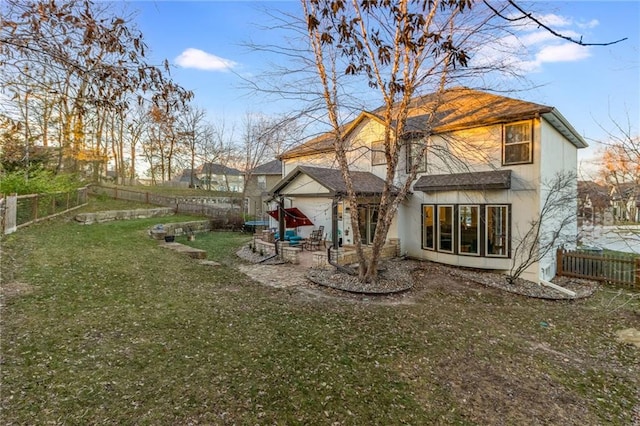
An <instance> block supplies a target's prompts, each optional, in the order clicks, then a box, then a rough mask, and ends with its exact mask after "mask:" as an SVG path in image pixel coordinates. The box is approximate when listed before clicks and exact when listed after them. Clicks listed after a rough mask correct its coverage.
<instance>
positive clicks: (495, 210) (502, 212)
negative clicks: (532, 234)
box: [486, 205, 509, 257]
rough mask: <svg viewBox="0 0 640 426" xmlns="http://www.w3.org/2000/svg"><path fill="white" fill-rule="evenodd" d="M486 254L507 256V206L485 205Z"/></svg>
mask: <svg viewBox="0 0 640 426" xmlns="http://www.w3.org/2000/svg"><path fill="white" fill-rule="evenodd" d="M486 223H487V239H486V241H487V247H486V251H487V256H496V257H507V242H508V241H509V227H508V206H502V205H498V206H495V205H489V206H486Z"/></svg>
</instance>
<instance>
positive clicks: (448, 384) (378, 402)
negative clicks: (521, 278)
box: [0, 201, 640, 425]
mask: <svg viewBox="0 0 640 426" xmlns="http://www.w3.org/2000/svg"><path fill="white" fill-rule="evenodd" d="M98 202H99V201H98ZM111 208H113V207H109V209H111ZM178 220H193V217H177V216H176V217H168V218H163V219H151V220H135V221H122V222H110V223H104V224H95V225H88V226H82V225H78V224H76V223H74V222H73V221H69V220H65V218H59V219H56V220H53V221H47V222H43V223H40V224H36V225H33V226H30V227H28V228H25V229H21V230H19V231H18V232H17V233H15V234H12V235H10V236H4V237H3V240H2V242H1V243H2V276H1V278H2V286H3V297H2V299H1V301H2V303H3V305H4V306H3V308H2V342H1V343H2V346H1V360H0V367H1V374H2V383H1V385H2V386H1V396H0V398H1V399H0V400H1V403H2V420H3V423H5V424H49V423H50V424H83V425H84V424H153V425H160V424H161V425H175V424H238V425H245V424H247V425H254V424H280V425H290V424H304V425H325V424H326V425H334V424H349V425H374V424H379V425H393V424H414V425H425V424H580V425H583V424H621V425H623V424H627V425H628V424H633V422H634V416H635V419H636V421H638V418H639V417H638V416H640V395H639V391H638V389H639V386H640V349H638V348H636V347H634V346H631V345H628V344H622V343H618V342H617V341H616V340H615V332H616V331H617V330H620V329H625V328H630V327H636V328H640V302H639V301H638V298H637V295H635V298H632V297H633V296H634V295H630V294H628V293H620V294H619V293H618V292H616V291H611V290H609V291H607V290H600V291H598V292H597V293H596V295H595V296H594V297H592V298H590V299H588V300H582V301H573V302H548V301H541V300H533V299H527V298H524V297H519V296H513V295H510V294H505V293H500V292H498V291H495V290H491V289H486V288H483V287H481V286H477V285H475V284H471V283H460V282H456V281H453V280H452V279H451V278H448V277H446V276H442V277H440V276H435V277H434V276H429V275H424V276H420V282H419V283H418V284H417V285H416V289H415V290H412V293H411V294H410V295H409V297H406V298H404V299H397V298H396V299H394V298H383V299H375V298H371V297H369V298H354V297H341V296H340V295H339V294H337V293H335V292H329V291H323V290H317V289H314V288H312V287H311V286H310V287H309V288H306V289H302V288H300V289H296V288H294V289H287V290H277V289H273V288H270V287H265V286H262V285H259V284H257V283H255V282H252V281H251V280H250V279H249V278H248V277H247V276H245V275H244V274H242V273H240V272H239V271H237V270H236V269H235V268H234V267H233V264H234V263H235V262H240V261H239V260H237V259H235V258H234V254H233V253H234V251H235V249H236V247H238V246H239V245H241V244H242V243H244V242H246V241H247V239H248V238H247V236H246V235H243V234H239V233H212V234H210V235H208V236H207V237H205V236H201V235H199V236H198V237H197V239H196V241H195V242H194V243H197V244H200V245H201V246H202V247H206V249H207V250H208V255H209V259H211V260H216V261H219V262H221V263H222V266H220V267H214V268H212V267H210V266H204V265H200V264H198V263H197V262H196V261H194V260H192V259H189V258H187V257H186V256H183V255H180V254H178V253H176V252H173V251H171V250H167V249H163V248H161V247H160V246H159V244H158V242H157V241H153V240H151V239H149V238H148V237H147V235H146V231H147V229H148V228H149V227H151V226H152V225H154V224H156V223H159V222H165V223H166V222H169V221H178ZM256 267H258V266H256ZM283 279H286V276H285V277H283ZM303 290H304V291H303ZM309 290H312V292H310V291H309ZM313 295H315V296H314V297H312V296H313ZM323 295H324V296H323ZM399 300H401V301H402V302H401V303H400V302H399Z"/></svg>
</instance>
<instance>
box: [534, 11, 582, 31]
mask: <svg viewBox="0 0 640 426" xmlns="http://www.w3.org/2000/svg"><path fill="white" fill-rule="evenodd" d="M535 18H536V19H537V20H538V21H540V22H542V23H543V24H545V25H546V26H548V27H551V28H554V27H568V26H570V25H571V24H572V23H573V21H572V20H571V19H569V18H566V17H564V16H560V15H556V14H553V13H549V14H546V15H537V16H536V17H535Z"/></svg>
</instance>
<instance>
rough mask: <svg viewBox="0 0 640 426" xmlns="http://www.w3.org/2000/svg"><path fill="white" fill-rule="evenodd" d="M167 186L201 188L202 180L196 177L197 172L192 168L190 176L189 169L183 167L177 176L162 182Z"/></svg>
mask: <svg viewBox="0 0 640 426" xmlns="http://www.w3.org/2000/svg"><path fill="white" fill-rule="evenodd" d="M164 184H165V185H167V186H173V187H179V188H202V182H201V181H200V179H198V174H197V172H196V171H195V170H194V171H193V176H191V169H185V170H183V171H182V173H181V174H180V175H178V176H175V177H174V178H173V179H171V180H170V181H169V182H165V183H164Z"/></svg>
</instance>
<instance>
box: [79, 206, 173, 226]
mask: <svg viewBox="0 0 640 426" xmlns="http://www.w3.org/2000/svg"><path fill="white" fill-rule="evenodd" d="M174 214H175V212H174V210H173V209H172V208H170V207H158V208H155V209H135V210H109V211H104V212H95V213H78V214H77V215H76V217H75V219H76V221H77V222H80V223H81V224H83V225H91V224H92V223H103V222H110V221H113V220H130V219H147V218H150V217H164V216H172V215H174Z"/></svg>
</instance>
